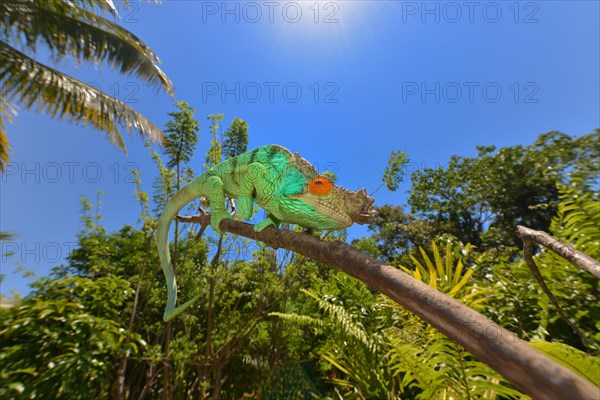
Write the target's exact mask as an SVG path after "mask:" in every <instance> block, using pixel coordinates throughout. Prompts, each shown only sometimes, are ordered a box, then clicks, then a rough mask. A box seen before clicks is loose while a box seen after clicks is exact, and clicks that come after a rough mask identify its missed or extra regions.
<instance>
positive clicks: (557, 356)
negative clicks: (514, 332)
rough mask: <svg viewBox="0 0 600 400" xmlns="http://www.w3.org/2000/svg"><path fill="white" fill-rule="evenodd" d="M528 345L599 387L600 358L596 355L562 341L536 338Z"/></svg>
mask: <svg viewBox="0 0 600 400" xmlns="http://www.w3.org/2000/svg"><path fill="white" fill-rule="evenodd" d="M529 345H530V346H532V347H534V348H536V349H537V350H539V351H541V352H542V353H544V354H546V355H547V356H548V357H550V358H552V359H554V360H555V361H558V362H559V363H561V364H562V365H564V366H565V367H567V368H569V369H571V370H572V371H573V372H576V373H577V374H579V375H581V376H582V377H584V378H585V379H587V380H588V381H590V382H591V383H593V384H594V385H596V386H598V387H600V359H599V358H598V357H592V356H590V355H589V354H586V353H584V352H583V351H581V350H577V349H575V348H573V347H571V346H568V345H566V344H563V343H557V342H553V343H551V342H544V341H541V340H538V341H532V342H529Z"/></svg>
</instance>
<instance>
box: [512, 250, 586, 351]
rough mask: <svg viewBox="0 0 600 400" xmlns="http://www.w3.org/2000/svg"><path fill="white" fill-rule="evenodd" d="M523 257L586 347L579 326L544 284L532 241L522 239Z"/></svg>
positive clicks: (554, 304)
mask: <svg viewBox="0 0 600 400" xmlns="http://www.w3.org/2000/svg"><path fill="white" fill-rule="evenodd" d="M523 258H525V262H526V263H527V266H529V269H530V270H531V273H532V274H533V276H534V277H535V280H536V281H537V282H538V283H539V284H540V286H541V287H542V291H543V292H544V293H545V294H546V296H547V297H548V299H550V302H551V303H552V305H553V306H554V308H555V309H556V311H557V312H558V313H559V314H560V316H561V317H562V319H564V320H565V322H566V323H567V325H569V326H570V327H571V330H573V333H574V334H575V335H577V336H579V340H580V341H581V343H582V344H583V346H584V347H586V348H587V341H586V340H585V336H583V334H582V333H581V332H580V331H579V328H578V327H577V325H576V324H575V323H574V322H572V321H571V320H570V319H569V317H567V314H566V313H565V312H564V311H563V309H562V307H561V306H560V304H558V300H557V299H556V297H555V296H554V293H552V291H551V290H550V288H549V287H548V285H546V281H545V280H544V277H543V276H542V273H541V272H540V269H539V268H538V266H537V265H536V263H535V261H534V260H533V242H531V241H529V240H524V241H523Z"/></svg>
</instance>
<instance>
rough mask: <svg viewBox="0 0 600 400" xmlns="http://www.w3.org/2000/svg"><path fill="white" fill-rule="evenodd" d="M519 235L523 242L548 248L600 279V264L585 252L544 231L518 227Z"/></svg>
mask: <svg viewBox="0 0 600 400" xmlns="http://www.w3.org/2000/svg"><path fill="white" fill-rule="evenodd" d="M517 233H518V234H519V235H520V236H521V239H523V242H526V241H531V242H535V243H539V244H541V245H543V246H546V247H547V248H549V249H550V250H552V251H553V252H555V253H556V254H558V255H559V256H561V257H563V258H565V259H567V260H569V261H570V262H572V263H573V264H575V265H576V266H577V267H578V268H579V269H582V270H584V271H586V272H589V273H590V274H592V275H594V276H595V277H596V278H598V279H600V262H598V261H596V260H594V259H593V258H592V257H590V256H588V255H587V254H585V253H584V252H582V251H579V250H577V249H575V248H573V247H571V246H569V245H568V244H565V243H563V242H561V241H560V240H558V239H556V238H555V237H552V236H550V235H549V234H547V233H546V232H543V231H536V230H533V229H530V228H527V227H524V226H521V225H518V226H517Z"/></svg>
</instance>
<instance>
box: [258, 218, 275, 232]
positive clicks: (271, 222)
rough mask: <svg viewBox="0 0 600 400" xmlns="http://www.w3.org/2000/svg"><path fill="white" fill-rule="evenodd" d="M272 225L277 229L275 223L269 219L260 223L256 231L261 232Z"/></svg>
mask: <svg viewBox="0 0 600 400" xmlns="http://www.w3.org/2000/svg"><path fill="white" fill-rule="evenodd" d="M271 225H273V226H274V227H277V225H276V224H275V222H273V221H271V220H270V219H268V218H267V219H265V220H264V221H260V222H259V223H258V224H256V225H254V231H255V232H261V231H262V230H263V229H265V228H266V227H268V226H271Z"/></svg>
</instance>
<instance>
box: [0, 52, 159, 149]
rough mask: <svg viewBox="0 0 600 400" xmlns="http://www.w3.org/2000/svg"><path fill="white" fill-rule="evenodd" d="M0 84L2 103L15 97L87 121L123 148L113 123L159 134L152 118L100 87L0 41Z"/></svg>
mask: <svg viewBox="0 0 600 400" xmlns="http://www.w3.org/2000/svg"><path fill="white" fill-rule="evenodd" d="M0 60H2V64H0V84H1V85H2V86H3V87H4V90H5V91H6V92H7V93H9V95H8V96H7V98H6V99H5V98H1V99H0V103H1V104H2V105H3V106H4V105H5V104H7V102H8V101H10V100H12V99H13V98H15V97H18V100H19V101H20V102H21V103H22V104H23V105H24V106H25V107H27V108H33V107H34V106H35V105H36V104H37V109H38V110H39V111H45V112H48V113H49V114H50V115H51V116H53V117H58V118H60V119H65V118H66V119H68V120H69V121H73V122H78V123H83V124H84V125H87V124H91V125H92V126H93V127H94V128H95V129H98V130H102V131H105V132H107V134H108V138H109V139H110V141H111V142H112V143H114V144H115V145H117V146H118V147H120V148H121V149H123V150H126V149H125V144H124V142H123V138H122V137H121V134H120V133H119V131H118V130H117V126H118V125H121V126H124V127H125V128H126V129H127V130H128V131H129V132H130V133H131V132H133V130H134V129H137V130H139V131H140V133H141V134H142V135H144V136H145V137H147V138H148V139H149V140H151V141H154V142H160V141H161V140H162V138H163V134H162V132H161V130H160V129H159V128H158V127H156V126H155V125H154V124H153V123H152V122H150V121H149V120H148V119H146V118H145V117H143V116H142V115H141V114H139V113H137V112H136V111H135V110H133V109H132V108H130V107H129V106H127V105H126V104H125V103H123V102H121V101H118V100H116V99H114V98H112V97H110V96H108V95H107V94H105V93H103V92H102V91H100V90H98V89H95V88H93V87H91V86H89V85H87V84H85V83H83V82H81V81H79V80H77V79H75V78H72V77H70V76H68V75H66V74H63V73H61V72H60V71H57V70H55V69H53V68H50V67H48V66H46V65H43V64H41V63H38V62H37V61H35V60H33V59H32V58H30V57H28V56H27V55H25V54H23V53H21V52H20V51H18V50H16V49H15V48H13V47H11V46H9V45H8V44H6V43H4V42H3V41H0Z"/></svg>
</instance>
